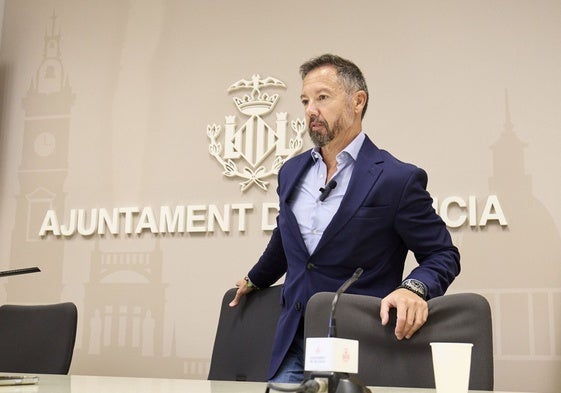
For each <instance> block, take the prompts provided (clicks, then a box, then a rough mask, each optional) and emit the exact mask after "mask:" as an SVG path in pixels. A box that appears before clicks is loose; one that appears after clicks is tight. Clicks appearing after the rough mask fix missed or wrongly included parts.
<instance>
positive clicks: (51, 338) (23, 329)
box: [0, 303, 78, 374]
mask: <svg viewBox="0 0 561 393" xmlns="http://www.w3.org/2000/svg"><path fill="white" fill-rule="evenodd" d="M77 321H78V312H77V310H76V306H75V305H74V303H58V304H49V305H3V306H0V371H1V372H17V373H38V374H67V373H68V370H69V368H70V363H71V361H72V354H73V351H74V343H75V340H76V327H77Z"/></svg>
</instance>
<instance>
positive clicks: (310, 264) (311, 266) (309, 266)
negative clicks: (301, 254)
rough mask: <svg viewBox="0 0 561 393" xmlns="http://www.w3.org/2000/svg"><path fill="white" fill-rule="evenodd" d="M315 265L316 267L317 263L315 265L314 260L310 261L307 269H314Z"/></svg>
mask: <svg viewBox="0 0 561 393" xmlns="http://www.w3.org/2000/svg"><path fill="white" fill-rule="evenodd" d="M315 267H316V265H314V264H313V263H312V262H310V263H308V264H307V265H306V269H308V270H312V269H314V268H315Z"/></svg>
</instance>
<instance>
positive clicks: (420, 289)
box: [398, 278, 427, 299]
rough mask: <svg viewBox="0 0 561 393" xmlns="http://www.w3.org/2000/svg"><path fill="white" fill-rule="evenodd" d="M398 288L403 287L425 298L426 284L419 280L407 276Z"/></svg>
mask: <svg viewBox="0 0 561 393" xmlns="http://www.w3.org/2000/svg"><path fill="white" fill-rule="evenodd" d="M398 288H405V289H407V290H409V291H411V292H413V293H414V294H416V295H418V296H419V297H421V298H422V299H426V298H427V287H426V285H425V284H424V283H423V282H421V281H419V280H415V279H414V278H408V279H407V280H404V281H403V282H402V283H401V285H400V286H399V287H398Z"/></svg>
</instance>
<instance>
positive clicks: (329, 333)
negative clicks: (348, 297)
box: [327, 267, 364, 337]
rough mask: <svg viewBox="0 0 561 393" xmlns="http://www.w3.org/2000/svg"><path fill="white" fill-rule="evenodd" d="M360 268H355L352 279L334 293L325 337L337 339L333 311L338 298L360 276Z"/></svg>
mask: <svg viewBox="0 0 561 393" xmlns="http://www.w3.org/2000/svg"><path fill="white" fill-rule="evenodd" d="M363 271H364V270H362V268H361V267H359V268H357V269H356V270H355V272H354V273H353V275H352V277H351V278H349V279H348V280H347V281H345V282H344V283H343V285H341V287H340V288H339V289H338V290H337V292H335V296H334V297H333V302H332V303H331V313H329V326H328V330H327V337H337V324H336V321H335V310H336V308H337V304H338V303H339V296H340V295H341V294H342V293H343V292H345V291H346V290H347V289H349V287H350V286H351V285H352V284H353V283H354V282H355V281H356V280H358V278H359V277H360V276H361V275H362V272H363Z"/></svg>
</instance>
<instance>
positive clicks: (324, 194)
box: [319, 180, 337, 202]
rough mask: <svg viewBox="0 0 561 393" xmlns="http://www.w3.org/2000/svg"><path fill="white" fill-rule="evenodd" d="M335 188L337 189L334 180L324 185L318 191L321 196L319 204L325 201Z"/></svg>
mask: <svg viewBox="0 0 561 393" xmlns="http://www.w3.org/2000/svg"><path fill="white" fill-rule="evenodd" d="M335 187H337V182H336V181H335V180H330V181H329V183H327V184H326V185H325V187H321V188H320V189H319V192H321V195H320V196H319V200H320V202H323V201H325V198H327V197H328V196H329V194H330V193H331V190H333V189H334V188H335Z"/></svg>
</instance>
